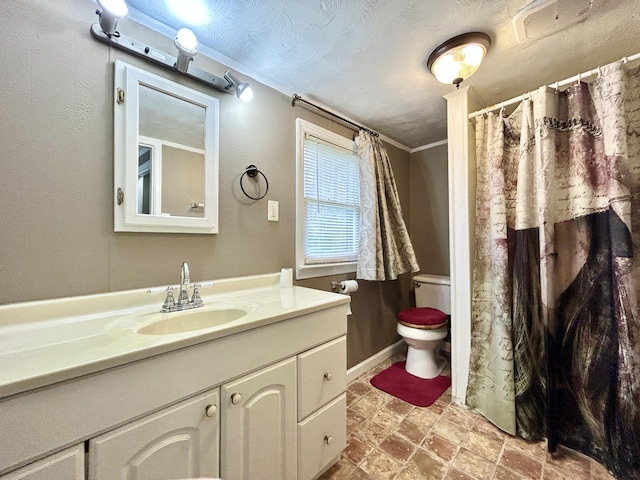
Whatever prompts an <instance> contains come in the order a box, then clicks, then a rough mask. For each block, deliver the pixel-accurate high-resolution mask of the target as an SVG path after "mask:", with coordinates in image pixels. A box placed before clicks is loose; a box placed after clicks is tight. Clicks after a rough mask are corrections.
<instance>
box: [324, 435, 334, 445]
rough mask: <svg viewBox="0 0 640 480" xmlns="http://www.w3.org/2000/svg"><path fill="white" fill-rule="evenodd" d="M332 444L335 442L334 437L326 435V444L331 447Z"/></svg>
mask: <svg viewBox="0 0 640 480" xmlns="http://www.w3.org/2000/svg"><path fill="white" fill-rule="evenodd" d="M331 442H333V437H332V436H331V435H325V436H324V443H325V444H326V445H331Z"/></svg>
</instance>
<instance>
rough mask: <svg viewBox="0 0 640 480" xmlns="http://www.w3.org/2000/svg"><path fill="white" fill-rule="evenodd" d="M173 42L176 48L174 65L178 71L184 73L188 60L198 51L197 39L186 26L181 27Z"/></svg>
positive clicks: (187, 66)
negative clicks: (176, 54) (176, 53)
mask: <svg viewBox="0 0 640 480" xmlns="http://www.w3.org/2000/svg"><path fill="white" fill-rule="evenodd" d="M173 44H174V45H175V46H176V48H177V49H178V58H177V59H176V63H175V67H176V70H178V71H179V72H180V73H186V72H187V70H188V68H189V62H190V61H191V60H193V57H195V56H196V54H197V53H198V40H197V39H196V36H195V34H194V33H193V32H192V31H191V30H189V29H188V28H181V29H180V30H178V33H177V34H176V38H175V39H174V40H173Z"/></svg>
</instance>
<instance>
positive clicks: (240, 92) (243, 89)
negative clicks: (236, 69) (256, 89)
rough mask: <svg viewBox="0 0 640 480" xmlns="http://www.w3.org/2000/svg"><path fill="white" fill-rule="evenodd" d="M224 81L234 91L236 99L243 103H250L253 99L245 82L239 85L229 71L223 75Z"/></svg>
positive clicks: (251, 91) (238, 81)
mask: <svg viewBox="0 0 640 480" xmlns="http://www.w3.org/2000/svg"><path fill="white" fill-rule="evenodd" d="M224 79H225V80H226V81H227V82H229V83H230V84H231V85H232V86H233V88H234V89H235V91H236V97H238V98H239V99H240V100H242V101H243V102H250V101H251V99H252V98H253V90H251V87H250V86H249V84H248V83H247V82H243V83H240V80H238V79H237V78H236V77H235V76H234V75H233V74H232V73H231V72H230V71H229V70H227V71H226V72H225V73H224Z"/></svg>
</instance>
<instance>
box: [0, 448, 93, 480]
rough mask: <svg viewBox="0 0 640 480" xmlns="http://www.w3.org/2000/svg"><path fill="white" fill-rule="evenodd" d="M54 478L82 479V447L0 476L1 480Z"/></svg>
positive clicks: (50, 479) (44, 479)
mask: <svg viewBox="0 0 640 480" xmlns="http://www.w3.org/2000/svg"><path fill="white" fill-rule="evenodd" d="M54 478H60V479H62V478H63V479H65V480H83V479H84V445H78V446H76V447H73V448H69V449H67V450H63V451H62V452H59V453H56V454H55V455H51V456H50V457H46V458H43V459H42V460H38V461H37V462H34V463H32V464H30V465H27V466H26V467H22V468H19V469H18V470H14V471H13V472H10V473H7V474H6V475H0V479H2V480H52V479H54Z"/></svg>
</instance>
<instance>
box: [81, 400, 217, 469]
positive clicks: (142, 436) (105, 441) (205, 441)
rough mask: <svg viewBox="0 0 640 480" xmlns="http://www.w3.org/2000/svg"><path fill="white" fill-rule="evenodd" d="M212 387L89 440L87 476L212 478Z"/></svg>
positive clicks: (214, 435)
mask: <svg viewBox="0 0 640 480" xmlns="http://www.w3.org/2000/svg"><path fill="white" fill-rule="evenodd" d="M218 397H219V394H218V389H215V390H212V391H210V392H207V393H205V394H202V395H198V396H196V397H194V398H191V399H189V400H185V401H183V402H180V403H179V404H177V405H175V406H173V407H169V408H166V409H164V410H161V411H160V412H158V413H155V414H152V415H149V416H146V417H143V418H142V419H139V420H135V421H133V422H130V423H128V424H127V425H125V426H123V427H120V428H117V429H115V430H113V431H111V432H109V433H106V434H104V435H100V436H98V437H96V438H93V439H91V440H89V461H88V464H89V469H88V473H89V475H88V480H113V479H116V478H126V479H127V480H145V479H165V478H196V477H218V474H219V468H218V466H219V461H218V460H219V438H220V408H219V400H218Z"/></svg>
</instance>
